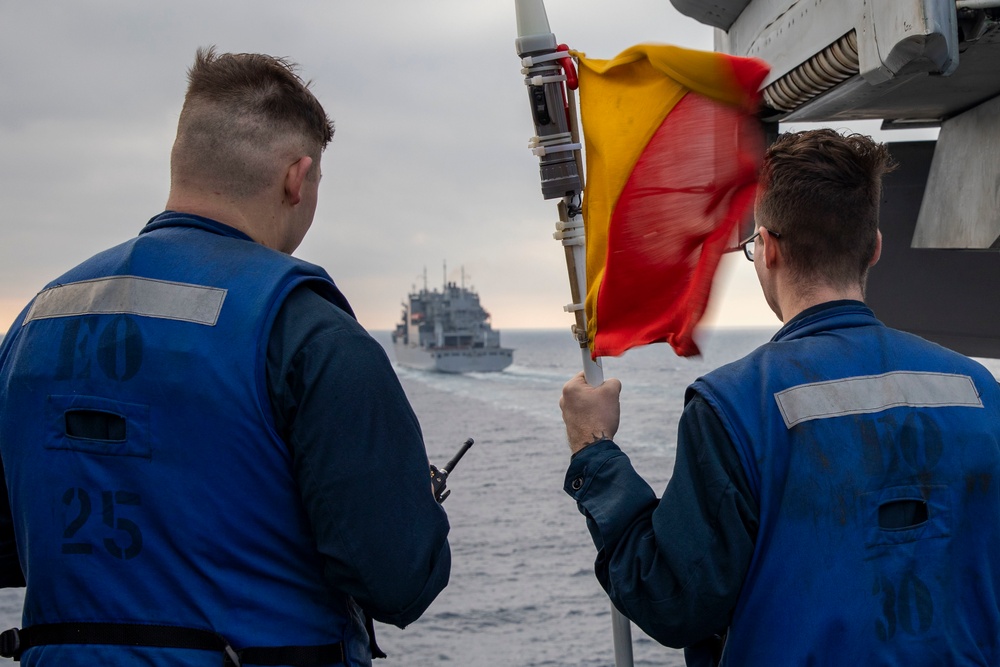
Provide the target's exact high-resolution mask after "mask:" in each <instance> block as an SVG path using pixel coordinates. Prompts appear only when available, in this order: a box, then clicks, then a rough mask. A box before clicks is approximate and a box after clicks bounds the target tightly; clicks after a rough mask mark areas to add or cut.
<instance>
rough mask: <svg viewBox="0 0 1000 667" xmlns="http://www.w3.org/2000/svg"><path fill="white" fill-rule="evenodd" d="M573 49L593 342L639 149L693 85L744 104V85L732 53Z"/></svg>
mask: <svg viewBox="0 0 1000 667" xmlns="http://www.w3.org/2000/svg"><path fill="white" fill-rule="evenodd" d="M570 53H571V54H572V55H573V56H575V57H576V58H577V60H578V62H579V77H580V86H579V87H580V113H581V118H582V122H583V134H584V139H585V146H586V161H587V184H586V191H585V194H584V199H583V216H584V223H585V226H586V235H587V297H586V311H587V314H588V318H587V319H588V323H587V328H588V330H589V335H590V341H591V344H593V341H594V339H595V335H596V327H597V317H595V313H596V304H597V297H598V291H599V289H600V286H601V284H602V281H603V279H604V271H605V268H606V266H605V261H606V258H607V254H608V236H609V223H610V220H611V217H612V214H613V212H614V207H615V204H616V203H617V201H618V198H619V196H620V195H621V193H622V190H623V189H624V187H625V185H626V183H627V181H628V179H629V177H630V175H631V174H632V170H633V167H634V166H635V164H636V161H637V160H638V159H639V156H640V155H641V154H642V152H643V151H644V150H645V149H646V145H647V144H648V143H649V141H650V139H651V138H652V136H653V135H654V133H655V132H656V131H657V129H658V128H659V127H660V125H661V124H662V123H663V120H664V119H665V118H666V117H667V115H668V114H669V113H670V111H671V110H672V109H673V108H674V106H675V105H677V103H678V102H680V101H681V99H683V98H684V96H685V95H686V94H687V93H688V92H691V91H694V92H696V93H699V94H701V95H703V96H705V97H708V98H711V99H714V100H718V101H719V102H723V103H725V104H731V105H734V106H743V105H745V104H746V101H747V92H746V90H745V88H744V86H742V85H741V84H740V82H739V81H738V80H737V77H736V75H735V73H734V71H733V69H732V67H731V66H730V64H729V60H727V59H728V58H730V56H727V55H725V54H719V53H714V52H710V51H695V50H692V49H685V48H681V47H677V46H671V45H667V44H639V45H637V46H633V47H631V48H629V49H627V50H626V51H623V52H622V53H620V54H619V55H618V56H617V57H615V58H613V59H611V60H598V59H593V58H588V57H586V55H585V54H583V53H581V52H578V51H571V52H570ZM654 289H655V287H654Z"/></svg>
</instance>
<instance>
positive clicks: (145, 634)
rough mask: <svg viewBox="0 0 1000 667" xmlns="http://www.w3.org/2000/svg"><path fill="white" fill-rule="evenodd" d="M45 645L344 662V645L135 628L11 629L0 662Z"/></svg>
mask: <svg viewBox="0 0 1000 667" xmlns="http://www.w3.org/2000/svg"><path fill="white" fill-rule="evenodd" d="M47 644H105V645H114V646H150V647H156V648H183V649H195V650H201V651H218V652H220V653H222V654H223V656H224V658H223V664H224V665H226V666H230V667H240V666H241V665H244V664H248V665H265V666H267V665H294V666H295V667H320V666H321V665H338V664H343V663H345V662H346V661H347V660H346V655H345V653H344V645H343V643H342V642H338V643H336V644H321V645H317V646H250V647H247V648H243V649H239V650H237V649H234V648H233V647H232V646H231V645H230V644H229V642H228V641H227V640H226V638H225V637H223V636H222V635H220V634H218V633H216V632H212V631H211V630H199V629H197V628H183V627H178V626H174V625H145V624H138V623H50V624H43V625H33V626H31V627H28V628H23V629H18V628H11V629H10V630H6V631H4V632H3V633H0V656H3V657H5V658H13V659H14V660H20V659H21V654H22V653H23V652H24V651H26V650H28V649H29V648H32V647H34V646H45V645H47Z"/></svg>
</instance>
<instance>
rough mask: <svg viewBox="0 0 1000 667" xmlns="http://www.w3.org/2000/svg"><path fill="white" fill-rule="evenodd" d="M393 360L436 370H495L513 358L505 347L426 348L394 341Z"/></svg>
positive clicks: (503, 366)
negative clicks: (394, 356)
mask: <svg viewBox="0 0 1000 667" xmlns="http://www.w3.org/2000/svg"><path fill="white" fill-rule="evenodd" d="M393 351H394V352H395V354H396V362H397V363H398V364H399V365H401V366H406V367H407V368H415V369H418V370H425V371H436V372H438V373H495V372H499V371H502V370H503V369H505V368H507V367H508V366H510V365H511V363H512V362H513V361H514V350H512V349H510V348H506V347H477V348H426V347H419V346H416V345H406V344H403V343H398V342H397V343H395V344H394V345H393Z"/></svg>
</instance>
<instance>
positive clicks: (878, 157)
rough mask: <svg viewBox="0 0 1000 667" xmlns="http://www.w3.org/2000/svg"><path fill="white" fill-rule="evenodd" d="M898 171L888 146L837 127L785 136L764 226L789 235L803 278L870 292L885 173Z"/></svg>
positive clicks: (766, 190)
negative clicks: (867, 285) (866, 283)
mask: <svg viewBox="0 0 1000 667" xmlns="http://www.w3.org/2000/svg"><path fill="white" fill-rule="evenodd" d="M894 167H895V165H894V164H893V162H892V158H891V157H890V156H889V151H888V149H887V148H886V147H885V145H884V144H881V143H877V142H875V141H873V140H872V138H871V137H867V136H864V135H861V134H848V135H841V134H839V133H837V132H835V131H833V130H829V129H822V130H808V131H805V132H795V133H785V134H782V135H781V136H779V137H778V139H777V141H775V142H774V144H772V145H771V147H770V148H768V150H767V153H766V154H765V156H764V164H763V167H762V171H761V179H760V184H761V189H760V191H759V195H758V199H757V206H756V216H757V220H756V222H757V224H758V225H760V226H762V227H765V228H766V229H768V230H769V231H776V232H778V233H779V234H780V235H781V238H780V239H778V240H777V243H778V245H779V247H780V248H781V250H782V256H783V257H784V258H785V259H786V261H787V262H788V266H789V269H790V270H791V273H792V275H793V276H794V277H795V278H797V279H798V280H799V281H801V282H802V283H804V284H805V285H814V284H816V283H827V284H830V285H833V286H836V287H849V286H853V285H858V284H860V285H861V287H862V289H864V285H865V281H866V279H867V276H868V268H869V262H870V261H871V259H872V256H873V254H874V253H875V245H876V240H877V235H878V216H879V204H880V200H881V197H882V176H883V175H884V174H886V173H888V172H889V171H891V170H892V169H893V168H894Z"/></svg>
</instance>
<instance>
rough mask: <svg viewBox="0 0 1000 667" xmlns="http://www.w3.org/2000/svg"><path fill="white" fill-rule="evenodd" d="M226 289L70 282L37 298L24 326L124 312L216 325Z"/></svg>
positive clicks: (123, 279) (131, 281)
mask: <svg viewBox="0 0 1000 667" xmlns="http://www.w3.org/2000/svg"><path fill="white" fill-rule="evenodd" d="M225 298H226V290H224V289H219V288H217V287H203V286H201V285H188V284H186V283H172V282H167V281H165V280H151V279H149V278H138V277H136V276H112V277H110V278H100V279H98V280H85V281H82V282H78V283H68V284H66V285H58V286H56V287H53V288H51V289H47V290H45V291H43V292H42V293H41V294H39V295H38V296H37V297H35V302H34V303H33V304H32V305H31V310H29V311H28V315H27V317H25V318H24V324H27V323H28V322H30V321H32V320H41V319H47V318H52V317H71V316H73V315H91V314H95V315H102V314H116V313H125V314H129V315H144V316H146V317H159V318H163V319H168V320H182V321H184V322H194V323H196V324H206V325H208V326H215V323H216V321H217V320H218V319H219V312H220V311H221V310H222V302H223V301H224V300H225Z"/></svg>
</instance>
